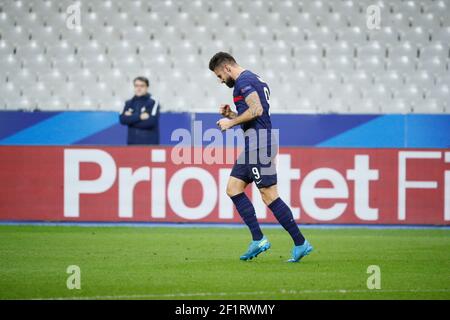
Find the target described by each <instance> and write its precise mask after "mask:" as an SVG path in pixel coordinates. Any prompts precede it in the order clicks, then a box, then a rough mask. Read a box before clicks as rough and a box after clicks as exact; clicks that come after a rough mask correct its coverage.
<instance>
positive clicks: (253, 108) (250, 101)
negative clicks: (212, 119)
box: [217, 91, 264, 131]
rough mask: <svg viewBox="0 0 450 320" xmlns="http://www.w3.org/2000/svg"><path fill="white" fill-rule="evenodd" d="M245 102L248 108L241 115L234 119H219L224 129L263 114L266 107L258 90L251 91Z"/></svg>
mask: <svg viewBox="0 0 450 320" xmlns="http://www.w3.org/2000/svg"><path fill="white" fill-rule="evenodd" d="M245 102H246V103H247V105H248V109H247V110H245V111H244V112H243V113H242V114H241V115H240V116H236V117H234V118H232V119H220V120H219V121H217V125H218V126H219V127H220V129H221V130H222V131H224V130H227V129H229V128H232V127H234V126H237V125H239V124H241V123H245V122H248V121H251V120H253V119H255V118H257V117H259V116H261V115H262V114H263V111H264V109H263V106H262V104H261V100H260V99H259V96H258V93H257V92H256V91H253V92H252V93H250V94H249V95H248V96H247V97H246V98H245Z"/></svg>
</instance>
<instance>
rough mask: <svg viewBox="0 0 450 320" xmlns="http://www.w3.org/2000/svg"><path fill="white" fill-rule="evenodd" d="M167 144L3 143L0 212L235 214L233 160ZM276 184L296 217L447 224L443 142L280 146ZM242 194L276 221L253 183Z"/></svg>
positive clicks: (2, 216)
mask: <svg viewBox="0 0 450 320" xmlns="http://www.w3.org/2000/svg"><path fill="white" fill-rule="evenodd" d="M202 150H203V149H197V150H196V151H197V152H202ZM232 151H233V152H234V150H232ZM173 152H174V148H172V147H83V148H80V147H58V146H54V147H53V146H52V147H44V146H2V147H0V220H14V221H24V220H26V221H128V222H137V221H146V222H158V221H159V222H223V223H229V222H240V221H241V220H240V217H239V215H238V214H237V212H236V211H235V210H234V208H233V205H232V202H231V201H230V199H229V198H228V197H227V195H226V192H225V189H226V183H227V179H228V176H229V173H230V170H231V166H232V164H216V163H212V164H208V163H204V162H202V161H197V162H196V161H195V159H193V161H192V162H193V163H192V164H179V163H177V161H174V158H176V156H174V154H173ZM224 158H225V157H224ZM197 160H198V159H197ZM200 160H201V159H200ZM278 187H279V192H280V195H281V197H282V198H283V199H284V201H285V202H286V203H288V204H289V205H290V206H291V208H292V211H293V213H294V216H295V218H296V220H297V221H298V222H299V223H305V224H306V223H321V224H409V225H413V224H423V225H450V150H448V149H359V148H358V149H342V148H339V149H335V148H281V149H280V153H279V155H278ZM248 194H249V196H250V199H251V200H252V201H253V203H254V205H255V208H256V212H257V216H258V217H259V220H260V221H261V222H275V221H276V220H275V218H274V217H273V215H272V213H271V212H270V211H269V210H268V209H267V208H266V207H265V205H264V204H263V202H262V200H261V197H260V195H259V193H258V192H257V189H256V187H255V186H254V185H252V186H251V187H250V186H249V188H248Z"/></svg>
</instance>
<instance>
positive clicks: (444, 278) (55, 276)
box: [0, 226, 450, 299]
mask: <svg viewBox="0 0 450 320" xmlns="http://www.w3.org/2000/svg"><path fill="white" fill-rule="evenodd" d="M263 230H264V231H265V234H266V235H267V236H268V238H269V240H270V241H271V243H272V248H271V249H270V250H269V251H268V252H266V253H263V254H261V255H260V256H258V258H256V259H254V260H252V261H249V262H243V261H240V260H239V255H240V254H241V253H242V252H243V251H245V249H246V248H247V245H248V243H249V240H250V237H249V233H248V231H247V230H246V229H245V228H167V227H151V228H133V227H84V226H81V227H75V226H0V299H30V298H40V299H48V298H89V299H450V231H449V230H445V229H437V230H436V229H433V230H430V229H420V230H416V229H414V230H411V229H387V230H386V229H382V230H381V229H363V228H361V229H304V234H305V235H306V237H307V238H308V239H309V241H310V242H311V244H312V245H313V246H314V249H315V250H314V251H313V253H312V254H311V255H310V256H307V257H306V258H305V259H304V260H303V261H302V262H300V263H286V262H285V261H286V260H287V259H288V258H289V253H290V249H291V245H292V244H291V240H290V238H289V236H288V234H287V233H286V232H285V231H284V230H282V229H281V228H280V229H276V228H266V229H264V228H263ZM69 265H77V266H79V267H80V269H81V289H80V290H77V289H73V290H69V289H67V286H66V281H67V278H68V277H69V276H70V275H69V274H67V273H66V270H67V267H68V266H69ZM370 265H378V266H379V267H380V270H381V289H380V290H377V289H373V290H369V289H368V288H367V278H368V277H369V276H370V274H368V273H367V268H368V266H370Z"/></svg>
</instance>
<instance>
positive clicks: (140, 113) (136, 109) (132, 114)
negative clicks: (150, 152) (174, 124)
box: [120, 77, 159, 145]
mask: <svg viewBox="0 0 450 320" xmlns="http://www.w3.org/2000/svg"><path fill="white" fill-rule="evenodd" d="M133 84H134V97H133V98H131V99H130V100H128V101H126V102H125V107H124V109H123V112H122V113H121V114H120V123H121V124H123V125H126V126H128V138H127V143H128V144H145V145H155V144H159V102H158V101H157V100H155V99H154V98H153V97H152V96H151V95H150V93H149V92H148V87H149V81H148V79H147V78H145V77H137V78H135V79H134V81H133Z"/></svg>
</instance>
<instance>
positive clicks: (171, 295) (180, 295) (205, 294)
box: [30, 289, 450, 300]
mask: <svg viewBox="0 0 450 320" xmlns="http://www.w3.org/2000/svg"><path fill="white" fill-rule="evenodd" d="M437 292H450V289H431V290H422V289H409V290H377V289H373V290H368V289H366V290H347V289H338V290H280V291H253V292H197V293H164V294H136V295H116V296H92V297H58V298H31V299H30V300H109V299H143V298H183V297H211V296H212V297H216V296H217V297H224V296H246V295H279V294H293V295H295V294H309V293H310V294H317V293H342V294H346V293H437Z"/></svg>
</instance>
